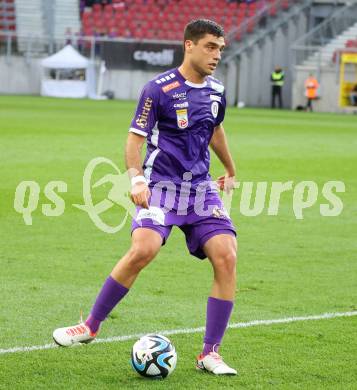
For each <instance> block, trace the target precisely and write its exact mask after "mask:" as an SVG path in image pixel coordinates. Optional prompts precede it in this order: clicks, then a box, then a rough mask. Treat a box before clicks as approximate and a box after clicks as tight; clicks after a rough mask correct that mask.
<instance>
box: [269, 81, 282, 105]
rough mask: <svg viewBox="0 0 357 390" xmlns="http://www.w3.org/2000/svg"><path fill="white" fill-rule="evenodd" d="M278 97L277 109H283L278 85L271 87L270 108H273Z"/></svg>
mask: <svg viewBox="0 0 357 390" xmlns="http://www.w3.org/2000/svg"><path fill="white" fill-rule="evenodd" d="M276 97H278V101H279V108H283V99H282V97H281V87H280V85H273V86H272V88H271V108H275V99H276Z"/></svg>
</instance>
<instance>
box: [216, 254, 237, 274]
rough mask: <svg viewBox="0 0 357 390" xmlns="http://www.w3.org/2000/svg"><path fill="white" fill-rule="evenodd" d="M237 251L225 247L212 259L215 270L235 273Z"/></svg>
mask: <svg viewBox="0 0 357 390" xmlns="http://www.w3.org/2000/svg"><path fill="white" fill-rule="evenodd" d="M236 264H237V252H236V250H235V249H234V248H227V249H226V250H225V251H222V252H221V253H220V254H219V256H218V257H217V259H216V260H215V261H214V268H215V270H216V272H219V273H220V274H224V275H230V276H234V275H235V273H236Z"/></svg>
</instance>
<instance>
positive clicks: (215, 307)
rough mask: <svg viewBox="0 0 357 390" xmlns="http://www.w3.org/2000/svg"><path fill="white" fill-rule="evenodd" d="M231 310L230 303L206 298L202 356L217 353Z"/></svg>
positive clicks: (231, 303) (231, 305)
mask: <svg viewBox="0 0 357 390" xmlns="http://www.w3.org/2000/svg"><path fill="white" fill-rule="evenodd" d="M232 309H233V302H232V301H225V300H223V299H218V298H213V297H209V298H208V301H207V316H206V333H205V338H204V346H203V351H202V354H203V355H207V354H208V353H210V352H218V347H219V345H220V344H221V341H222V338H223V335H224V332H225V330H226V328H227V325H228V321H229V317H230V316H231V313H232Z"/></svg>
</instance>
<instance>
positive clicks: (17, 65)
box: [0, 56, 41, 95]
mask: <svg viewBox="0 0 357 390" xmlns="http://www.w3.org/2000/svg"><path fill="white" fill-rule="evenodd" d="M40 90H41V67H40V60H39V59H36V60H35V59H33V60H29V61H27V60H26V58H25V57H23V56H16V57H15V56H14V57H11V58H10V59H7V58H6V57H5V56H0V94H11V95H39V94H40Z"/></svg>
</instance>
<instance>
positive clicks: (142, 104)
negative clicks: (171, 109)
mask: <svg viewBox="0 0 357 390" xmlns="http://www.w3.org/2000/svg"><path fill="white" fill-rule="evenodd" d="M158 107H159V94H158V90H157V84H155V83H153V82H149V83H147V84H146V85H145V87H144V88H143V90H142V93H141V96H140V99H139V102H138V106H137V108H136V112H135V116H134V118H133V120H132V122H131V126H130V130H129V135H128V139H127V143H126V147H125V163H126V168H127V170H128V172H129V176H130V180H131V184H132V188H131V200H132V201H133V203H134V204H135V205H137V206H141V207H144V208H149V198H150V190H149V187H148V183H147V181H146V179H145V177H144V173H143V168H142V160H141V151H142V147H143V145H144V142H145V141H146V137H147V136H149V135H150V134H151V131H152V129H153V127H154V126H155V123H156V122H157V120H158Z"/></svg>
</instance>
